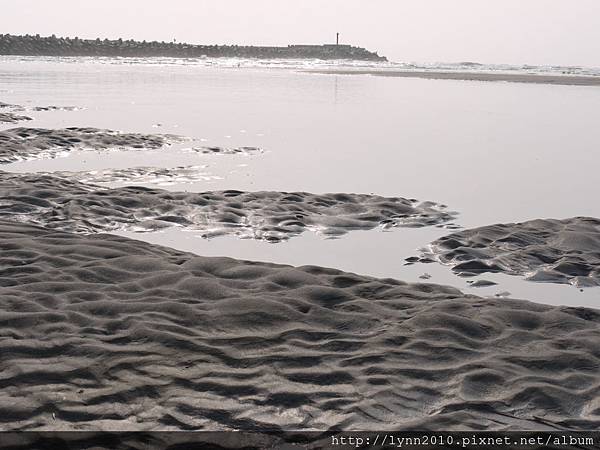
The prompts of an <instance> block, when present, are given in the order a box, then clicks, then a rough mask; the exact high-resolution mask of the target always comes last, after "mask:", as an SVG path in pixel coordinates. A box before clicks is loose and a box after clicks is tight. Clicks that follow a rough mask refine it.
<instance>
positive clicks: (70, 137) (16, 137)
mask: <svg viewBox="0 0 600 450" xmlns="http://www.w3.org/2000/svg"><path fill="white" fill-rule="evenodd" d="M180 139H181V138H179V137H177V136H173V135H151V134H138V133H121V132H118V131H112V130H101V129H98V128H78V127H71V128H63V129H58V130H51V129H45V128H24V127H21V128H12V129H9V130H4V131H0V163H10V162H14V161H22V160H27V159H37V158H52V157H56V156H58V155H61V154H65V153H66V152H70V151H73V150H113V149H127V150H131V149H157V148H161V147H163V146H165V145H168V144H170V143H172V142H176V141H178V140H180Z"/></svg>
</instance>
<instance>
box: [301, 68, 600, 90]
mask: <svg viewBox="0 0 600 450" xmlns="http://www.w3.org/2000/svg"><path fill="white" fill-rule="evenodd" d="M307 72H310V73H319V74H324V75H374V76H378V77H395V78H425V79H430V80H462V81H506V82H511V83H535V84H556V85H564V86H600V77H595V76H580V75H538V74H526V73H519V74H516V73H471V72H436V71H410V70H404V71H403V70H351V69H348V70H339V69H336V70H309V71H307Z"/></svg>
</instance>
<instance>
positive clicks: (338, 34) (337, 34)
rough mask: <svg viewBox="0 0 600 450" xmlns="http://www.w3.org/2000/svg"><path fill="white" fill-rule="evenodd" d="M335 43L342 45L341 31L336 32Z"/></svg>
mask: <svg viewBox="0 0 600 450" xmlns="http://www.w3.org/2000/svg"><path fill="white" fill-rule="evenodd" d="M335 45H340V33H335Z"/></svg>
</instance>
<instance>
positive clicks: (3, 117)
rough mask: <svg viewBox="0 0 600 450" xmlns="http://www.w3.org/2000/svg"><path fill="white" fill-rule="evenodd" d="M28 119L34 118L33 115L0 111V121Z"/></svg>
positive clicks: (11, 121) (9, 121)
mask: <svg viewBox="0 0 600 450" xmlns="http://www.w3.org/2000/svg"><path fill="white" fill-rule="evenodd" d="M26 120H32V119H31V117H27V116H21V115H20V114H14V113H10V112H6V113H2V112H0V123H17V122H23V121H26Z"/></svg>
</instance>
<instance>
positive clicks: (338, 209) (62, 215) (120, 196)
mask: <svg viewBox="0 0 600 450" xmlns="http://www.w3.org/2000/svg"><path fill="white" fill-rule="evenodd" d="M0 217H4V218H7V219H11V220H19V221H23V222H29V223H36V224H40V225H44V226H48V227H50V228H58V229H61V230H65V231H74V232H84V233H91V232H98V231H111V230H116V229H125V228H127V229H131V230H137V231H152V230H157V229H161V228H165V227H170V226H174V225H179V226H183V227H187V228H189V229H194V230H199V231H202V232H203V233H204V236H205V237H213V236H219V235H224V234H234V235H237V236H240V237H246V238H252V239H263V240H267V241H271V242H279V241H282V240H285V239H288V238H290V237H292V236H295V235H297V234H300V233H302V232H304V231H306V230H313V231H317V232H320V233H322V234H324V235H326V236H329V237H335V236H340V235H343V234H345V233H347V232H349V231H352V230H368V229H372V228H375V227H382V228H391V227H423V226H433V225H436V226H438V225H439V226H445V225H449V222H450V221H451V220H453V219H454V217H455V213H452V212H448V211H446V209H445V207H444V206H440V205H437V204H435V203H433V202H422V203H419V202H418V201H417V200H415V199H405V198H401V197H390V198H388V197H380V196H377V195H366V194H322V195H318V194H310V193H306V192H292V193H288V192H240V191H212V192H200V193H193V192H171V191H166V190H161V189H150V188H145V187H123V188H114V189H104V188H101V187H98V186H93V185H87V184H84V183H79V182H76V181H72V180H67V179H64V178H59V177H54V176H48V175H39V174H12V173H8V172H2V171H0Z"/></svg>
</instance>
